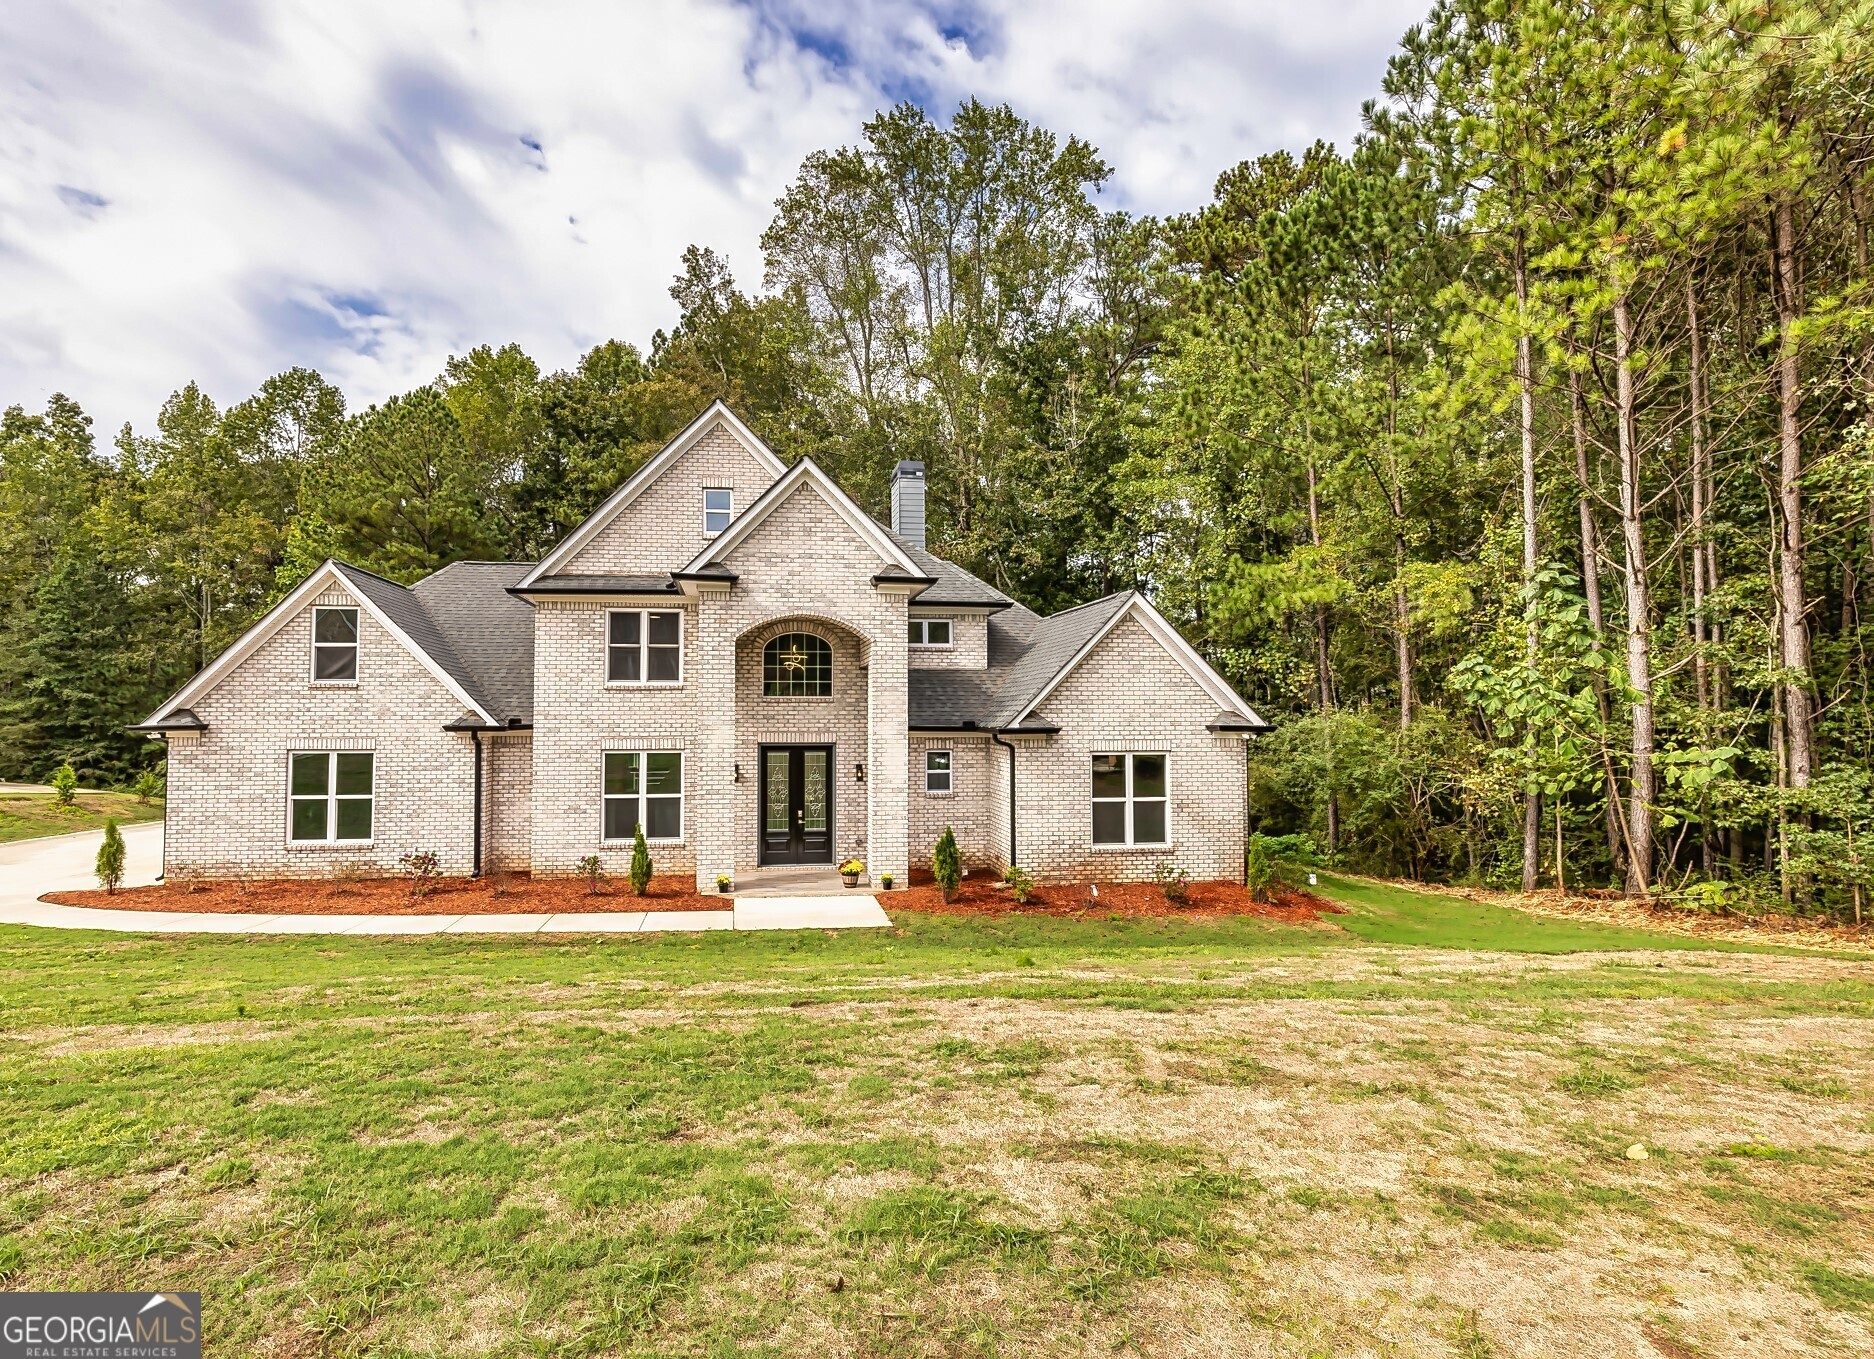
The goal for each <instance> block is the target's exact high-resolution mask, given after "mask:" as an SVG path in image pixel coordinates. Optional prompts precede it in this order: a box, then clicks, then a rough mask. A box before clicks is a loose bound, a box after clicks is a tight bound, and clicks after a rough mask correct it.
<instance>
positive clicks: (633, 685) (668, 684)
mask: <svg viewBox="0 0 1874 1359" xmlns="http://www.w3.org/2000/svg"><path fill="white" fill-rule="evenodd" d="M605 687H606V688H607V689H629V690H631V691H632V692H634V693H635V692H637V691H639V690H642V689H685V688H688V687H689V686H688V685H686V684H684V683H683V682H682V681H681V680H677V681H674V682H673V681H669V680H664V681H658V682H655V683H652V682H646V683H642V684H640V683H637V682H636V681H633V680H607V681H605Z"/></svg>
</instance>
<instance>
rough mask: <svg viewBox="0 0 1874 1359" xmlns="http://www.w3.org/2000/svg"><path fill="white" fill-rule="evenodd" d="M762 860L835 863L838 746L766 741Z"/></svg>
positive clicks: (762, 799) (790, 862) (762, 779)
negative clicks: (835, 757)
mask: <svg viewBox="0 0 1874 1359" xmlns="http://www.w3.org/2000/svg"><path fill="white" fill-rule="evenodd" d="M761 862H762V863H763V864H830V863H832V862H833V748H832V747H831V746H763V747H762V750H761Z"/></svg>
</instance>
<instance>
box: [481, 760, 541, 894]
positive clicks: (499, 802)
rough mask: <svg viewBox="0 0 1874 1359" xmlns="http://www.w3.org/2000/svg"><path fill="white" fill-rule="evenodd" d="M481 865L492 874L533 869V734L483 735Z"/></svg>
mask: <svg viewBox="0 0 1874 1359" xmlns="http://www.w3.org/2000/svg"><path fill="white" fill-rule="evenodd" d="M482 741H483V742H484V743H485V744H486V746H487V750H486V752H485V753H484V755H483V757H482V758H483V760H484V761H485V763H484V765H483V768H482V773H483V775H484V777H485V778H486V779H487V784H486V786H485V787H484V789H483V793H482V797H483V803H482V812H483V815H484V817H485V821H484V824H483V832H482V833H483V835H484V836H485V837H486V839H485V840H484V841H483V844H482V863H483V866H484V867H485V868H487V870H488V871H489V872H496V871H502V870H505V871H508V872H518V871H520V870H522V869H527V868H531V867H532V866H533V855H534V850H533V825H534V808H533V781H534V741H533V734H532V733H531V732H502V733H500V734H490V735H484V736H483V737H482Z"/></svg>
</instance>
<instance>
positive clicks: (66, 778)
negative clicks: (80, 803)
mask: <svg viewBox="0 0 1874 1359" xmlns="http://www.w3.org/2000/svg"><path fill="white" fill-rule="evenodd" d="M52 790H53V791H54V792H55V793H57V794H58V795H59V806H61V807H69V806H71V805H72V802H73V800H74V799H75V798H76V797H77V796H78V771H77V770H76V769H73V768H72V763H71V761H70V760H67V761H66V762H65V763H64V764H62V765H60V766H59V767H58V768H57V769H55V770H54V771H53V772H52Z"/></svg>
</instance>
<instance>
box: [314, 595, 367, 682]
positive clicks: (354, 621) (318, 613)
mask: <svg viewBox="0 0 1874 1359" xmlns="http://www.w3.org/2000/svg"><path fill="white" fill-rule="evenodd" d="M312 682H313V683H314V684H356V683H357V682H358V611H357V610H356V609H314V610H313V611H312Z"/></svg>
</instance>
